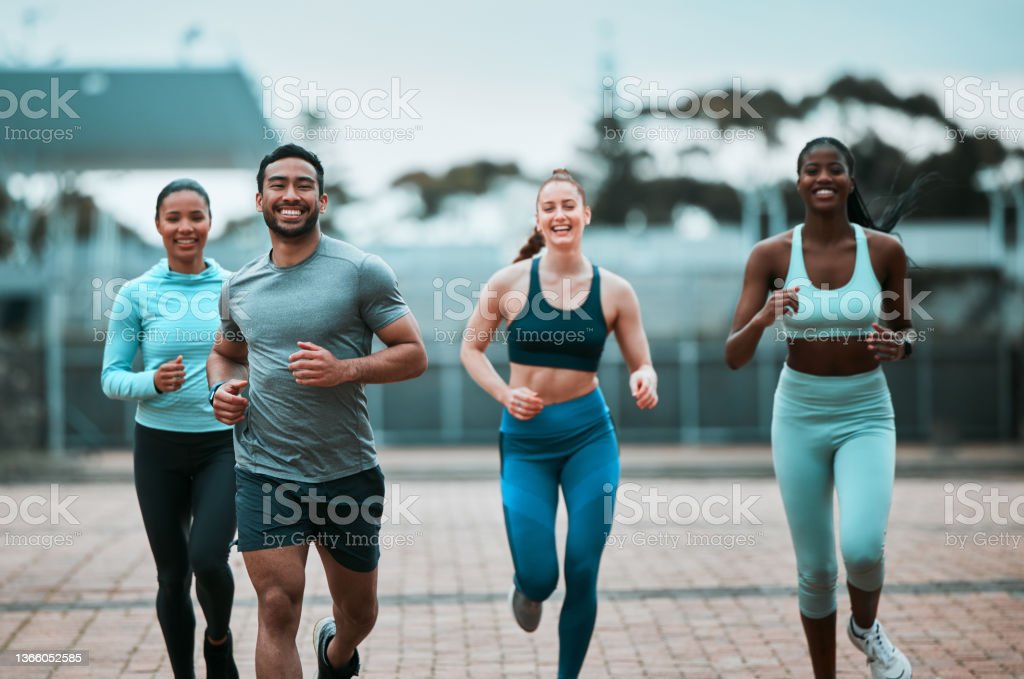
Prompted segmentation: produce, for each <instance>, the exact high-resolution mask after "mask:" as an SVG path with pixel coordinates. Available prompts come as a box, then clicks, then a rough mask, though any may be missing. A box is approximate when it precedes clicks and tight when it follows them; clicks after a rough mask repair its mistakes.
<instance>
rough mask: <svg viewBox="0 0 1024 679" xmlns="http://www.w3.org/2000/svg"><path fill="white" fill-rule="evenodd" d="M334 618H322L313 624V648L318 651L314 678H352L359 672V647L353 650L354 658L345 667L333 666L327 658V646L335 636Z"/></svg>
mask: <svg viewBox="0 0 1024 679" xmlns="http://www.w3.org/2000/svg"><path fill="white" fill-rule="evenodd" d="M335 632H336V628H335V626H334V618H333V617H330V616H328V617H326V618H321V619H320V620H318V621H317V623H316V624H315V625H313V649H314V650H315V651H316V665H317V673H316V676H314V677H313V679H352V677H355V676H357V675H358V674H359V649H358V648H357V649H356V650H355V651H353V652H352V659H351V660H349V661H348V663H346V665H345V666H344V667H338V668H335V667H332V666H331V663H330V662H329V661H328V660H327V647H328V646H329V645H330V643H331V639H333V638H334V634H335Z"/></svg>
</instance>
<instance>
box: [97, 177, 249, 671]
mask: <svg viewBox="0 0 1024 679" xmlns="http://www.w3.org/2000/svg"><path fill="white" fill-rule="evenodd" d="M156 228H157V231H158V232H159V233H160V235H161V236H162V238H163V244H164V248H165V249H166V251H167V257H166V259H162V260H160V262H158V263H157V264H156V265H155V266H154V267H153V268H151V269H150V270H149V271H147V272H146V273H144V274H143V275H141V276H139V277H138V278H136V279H133V280H131V281H129V282H128V283H126V284H125V285H124V286H122V287H121V289H120V291H119V292H118V295H117V299H116V301H115V303H114V306H113V309H111V312H110V323H109V326H108V328H107V338H106V347H105V349H104V352H103V374H102V377H101V382H102V387H103V393H104V394H106V395H107V396H108V397H110V398H114V399H122V400H128V399H131V400H137V401H138V409H137V410H136V413H135V451H134V468H135V490H136V493H137V495H138V498H139V508H140V509H141V511H142V520H143V523H144V524H145V526H146V535H147V537H148V538H149V544H150V548H151V549H152V551H153V559H154V560H155V561H156V568H157V582H158V585H159V587H158V592H157V600H156V608H157V618H158V620H159V621H160V627H161V630H162V631H163V635H164V641H165V643H166V645H167V652H168V655H169V656H170V662H171V669H172V670H173V672H174V676H175V678H176V679H181V678H182V677H185V678H186V679H191V678H192V677H194V676H195V670H194V663H193V657H192V656H193V652H194V645H195V641H194V638H195V624H196V621H195V614H194V612H193V610H192V595H191V590H192V574H193V573H195V576H196V592H197V595H198V598H199V603H200V605H201V606H202V609H203V613H204V615H205V616H206V625H207V627H206V634H205V635H204V639H205V643H204V656H205V659H206V668H207V677H210V678H213V677H230V678H234V677H238V670H237V669H236V667H235V663H234V660H233V658H232V639H231V631H230V629H229V623H230V620H231V605H232V601H233V599H234V579H233V577H232V574H231V569H230V567H229V566H228V562H227V559H228V549H229V547H230V544H231V540H232V538H233V537H234V534H235V502H234V500H235V474H234V464H235V456H234V448H233V442H232V432H231V427H229V426H227V425H224V424H221V423H220V422H218V421H217V420H216V419H215V418H214V416H213V408H212V407H211V406H210V403H209V401H208V393H207V387H206V357H207V355H208V354H209V353H210V347H211V346H212V345H213V337H214V334H215V333H216V331H217V328H218V327H219V326H220V314H219V308H218V300H219V299H220V289H221V284H222V281H223V280H224V279H225V278H226V277H227V275H228V272H225V271H224V270H223V269H221V268H220V266H218V264H217V263H216V262H215V261H213V260H212V259H204V258H203V248H204V246H205V245H206V237H207V235H208V234H209V232H210V198H209V196H208V195H207V194H206V191H205V190H204V189H203V187H202V186H200V185H199V184H198V183H197V182H195V181H192V180H190V179H179V180H176V181H174V182H171V183H170V184H168V185H167V186H165V187H164V189H163V190H162V191H161V192H160V195H159V196H158V197H157V202H156ZM140 350H141V351H142V362H143V370H142V371H141V372H135V371H133V370H132V362H133V361H134V359H135V355H136V353H138V352H139V351H140Z"/></svg>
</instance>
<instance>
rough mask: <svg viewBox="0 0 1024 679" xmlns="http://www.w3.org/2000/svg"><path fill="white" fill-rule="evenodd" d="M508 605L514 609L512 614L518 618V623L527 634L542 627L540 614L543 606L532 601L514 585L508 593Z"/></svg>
mask: <svg viewBox="0 0 1024 679" xmlns="http://www.w3.org/2000/svg"><path fill="white" fill-rule="evenodd" d="M508 605H509V606H511V607H512V614H513V615H515V616H516V622H517V623H518V624H519V626H520V627H522V628H523V629H524V630H526V631H527V632H532V631H534V630H536V629H537V627H538V626H539V625H540V613H541V607H542V606H543V604H541V602H539V601H530V600H529V599H527V598H526V595H525V594H523V593H522V592H520V591H519V590H518V589H516V586H515V585H512V589H511V590H509V593H508Z"/></svg>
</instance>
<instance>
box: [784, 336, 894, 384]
mask: <svg viewBox="0 0 1024 679" xmlns="http://www.w3.org/2000/svg"><path fill="white" fill-rule="evenodd" d="M786 365H788V366H789V367H790V368H792V369H793V370H797V371H799V372H802V373H808V374H811V375H822V376H843V375H856V374H858V373H864V372H868V371H870V370H874V369H875V368H877V367H878V361H876V360H875V357H874V356H873V355H872V354H871V352H870V351H868V347H867V342H865V341H864V340H862V339H860V338H858V337H851V338H850V339H849V340H848V341H846V342H844V341H843V340H814V341H810V340H793V341H791V342H790V343H789V355H788V356H787V357H786Z"/></svg>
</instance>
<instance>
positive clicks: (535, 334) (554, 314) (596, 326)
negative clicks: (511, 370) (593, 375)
mask: <svg viewBox="0 0 1024 679" xmlns="http://www.w3.org/2000/svg"><path fill="white" fill-rule="evenodd" d="M607 337H608V326H607V324H606V323H605V320H604V311H603V310H602V309H601V276H600V274H598V271H597V267H596V266H594V279H593V281H592V282H591V284H590V292H589V293H587V299H586V300H585V301H584V302H583V304H581V305H580V306H578V307H576V308H575V309H557V308H555V307H553V306H551V304H549V303H548V301H547V299H545V297H544V294H543V293H542V291H541V287H540V257H534V259H533V263H532V264H531V266H530V290H529V292H528V293H527V298H526V306H525V307H524V308H523V311H522V312H521V313H520V314H519V316H517V317H516V318H515V319H513V320H512V321H510V322H509V324H508V360H509V361H511V362H512V363H521V364H523V365H538V366H545V367H549V368H568V369H569V370H585V371H587V372H596V371H597V365H598V363H600V361H601V352H602V351H604V342H605V339H607Z"/></svg>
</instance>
